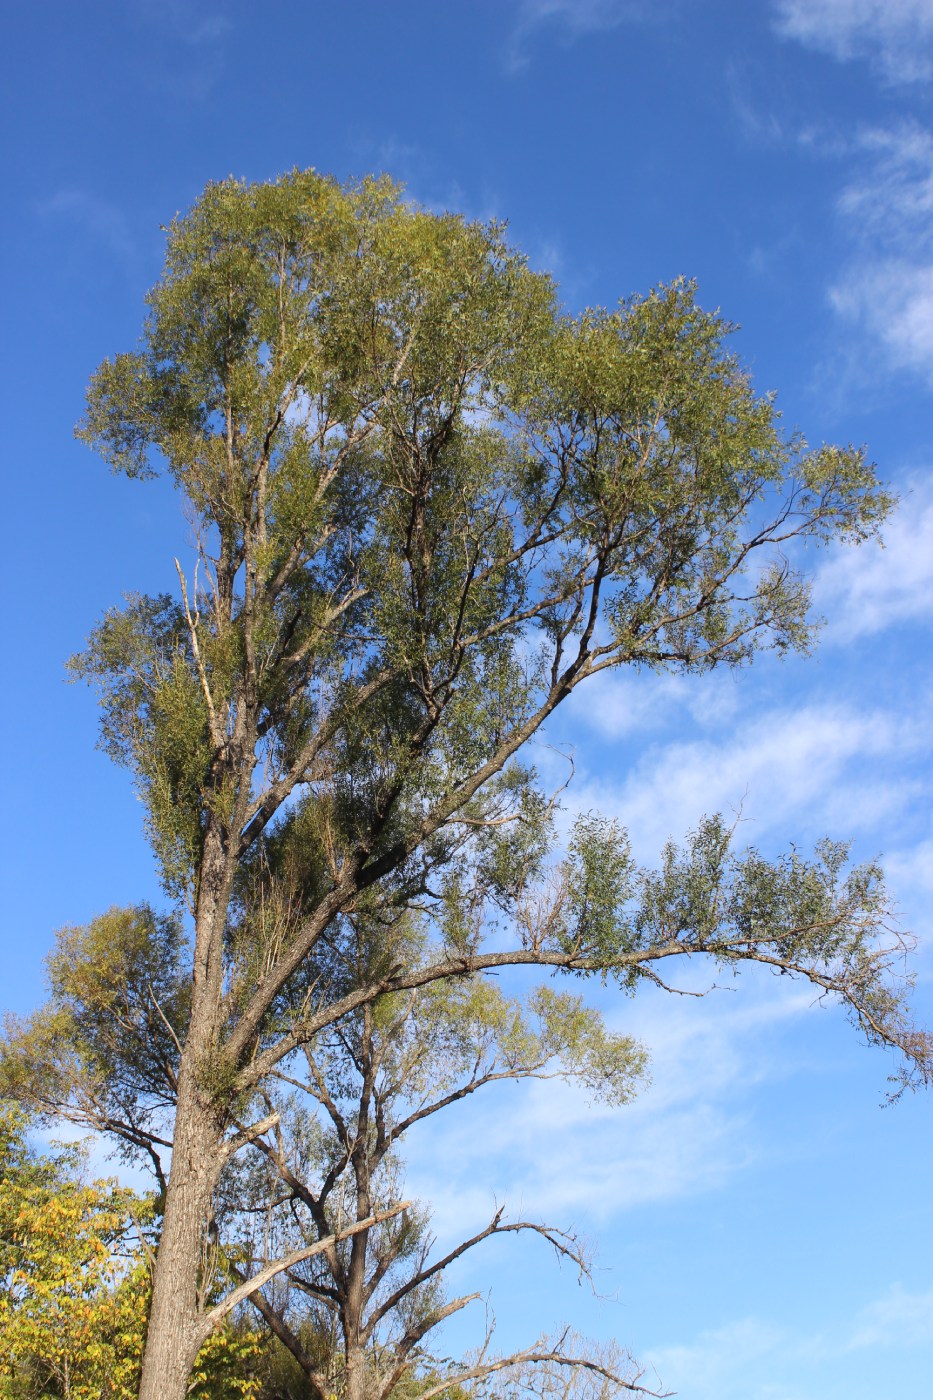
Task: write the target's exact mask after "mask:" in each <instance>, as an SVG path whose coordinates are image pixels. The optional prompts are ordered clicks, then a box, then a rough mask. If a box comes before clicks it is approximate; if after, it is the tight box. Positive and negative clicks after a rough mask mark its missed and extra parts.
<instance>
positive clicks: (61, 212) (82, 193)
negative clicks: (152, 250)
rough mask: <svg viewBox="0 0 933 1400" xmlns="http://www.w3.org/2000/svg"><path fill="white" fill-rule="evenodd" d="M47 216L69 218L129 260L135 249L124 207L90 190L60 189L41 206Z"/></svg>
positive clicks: (115, 252) (109, 250) (96, 239)
mask: <svg viewBox="0 0 933 1400" xmlns="http://www.w3.org/2000/svg"><path fill="white" fill-rule="evenodd" d="M39 213H40V214H43V215H45V216H46V217H53V218H61V219H66V220H69V221H70V222H71V223H73V224H76V225H77V226H78V227H79V228H81V229H83V230H84V232H85V233H87V234H88V235H89V236H90V237H91V238H92V239H93V240H94V241H95V242H97V243H99V244H100V245H101V246H102V247H103V248H105V249H106V250H107V251H108V252H109V253H112V254H115V255H116V256H117V257H119V258H121V259H127V258H129V257H131V256H132V254H133V253H134V251H135V244H134V242H133V239H132V237H131V235H130V229H129V223H128V221H127V218H126V215H125V214H124V212H123V210H122V209H120V208H118V206H117V205H115V204H111V203H110V202H109V201H108V200H105V199H100V198H98V196H96V195H93V194H90V193H89V192H88V191H87V190H81V189H72V188H68V189H61V190H58V191H57V192H56V193H55V194H54V195H52V197H51V198H50V199H47V200H45V201H44V203H42V204H40V206H39Z"/></svg>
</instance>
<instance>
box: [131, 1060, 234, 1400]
mask: <svg viewBox="0 0 933 1400" xmlns="http://www.w3.org/2000/svg"><path fill="white" fill-rule="evenodd" d="M218 1139H219V1132H218V1129H217V1125H216V1122H215V1120H214V1116H213V1114H212V1113H211V1111H210V1110H209V1109H208V1108H207V1107H206V1106H205V1105H204V1104H203V1102H201V1101H200V1100H199V1097H198V1094H197V1090H196V1088H195V1086H194V1084H193V1082H192V1075H191V1073H190V1071H189V1072H188V1073H187V1074H186V1073H184V1071H183V1073H182V1080H181V1083H180V1085H179V1098H178V1114H177V1118H176V1135H175V1146H174V1150H173V1153H172V1170H171V1175H170V1177H169V1185H168V1191H167V1193H166V1201H165V1218H164V1221H163V1225H162V1235H161V1238H160V1240H159V1249H158V1254H157V1256H156V1264H155V1273H154V1277H153V1284H152V1305H151V1308H150V1312H149V1330H148V1334H147V1338H146V1350H145V1355H144V1357H143V1371H142V1383H141V1385H140V1391H139V1400H185V1396H186V1394H187V1390H188V1380H189V1376H190V1374H191V1368H192V1366H193V1364H194V1359H195V1357H196V1356H197V1353H198V1350H199V1348H200V1345H201V1342H202V1340H203V1336H202V1332H201V1328H200V1323H199V1317H198V1296H197V1292H198V1276H199V1273H200V1268H201V1260H202V1242H203V1238H204V1230H205V1225H206V1223H207V1221H208V1219H209V1217H210V1208H211V1199H212V1196H213V1191H214V1185H215V1182H216V1174H217V1173H216V1161H217V1150H218Z"/></svg>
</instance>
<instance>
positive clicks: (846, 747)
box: [567, 702, 931, 861]
mask: <svg viewBox="0 0 933 1400" xmlns="http://www.w3.org/2000/svg"><path fill="white" fill-rule="evenodd" d="M927 731H928V726H927V725H926V722H925V716H924V717H921V716H920V715H918V716H916V717H907V716H901V717H895V716H894V715H892V714H890V713H887V712H885V711H884V710H881V709H878V710H874V709H867V708H866V709H864V710H861V709H858V708H856V707H854V706H852V705H849V704H843V703H838V702H835V703H834V702H811V703H810V704H806V705H799V706H794V705H787V706H783V707H772V708H769V709H767V710H763V711H759V712H757V713H756V714H754V715H752V716H746V717H744V718H743V719H741V720H738V721H734V722H732V723H730V724H727V725H723V726H722V727H721V728H719V729H718V731H717V732H715V733H713V734H711V735H709V736H708V737H707V736H700V737H698V738H696V739H691V740H682V739H675V740H674V741H672V742H668V743H655V744H652V745H650V746H649V747H647V748H645V749H643V750H642V752H641V754H640V756H639V758H638V761H637V762H636V764H635V766H634V768H633V769H632V771H631V772H630V773H629V775H628V777H627V778H626V779H625V781H624V782H623V783H621V784H620V783H618V782H615V781H606V780H605V779H604V778H603V777H602V776H601V775H597V774H596V773H594V772H593V771H590V772H585V771H581V774H580V781H579V782H578V783H575V784H574V785H573V786H572V787H571V788H570V789H569V792H568V795H567V807H568V809H569V808H570V807H571V805H572V808H573V810H582V811H587V810H592V809H595V810H597V811H602V812H604V813H606V814H607V815H609V816H614V817H616V818H617V819H618V820H619V821H620V822H621V823H622V824H623V825H624V826H625V827H626V828H627V829H628V831H629V833H630V835H631V837H632V842H633V846H634V849H635V854H636V857H637V858H638V859H640V860H644V861H654V860H656V859H657V855H658V851H659V849H660V847H661V846H662V845H663V843H664V842H665V841H666V840H668V839H669V838H671V837H673V838H674V839H676V840H680V839H682V838H683V835H684V833H685V831H686V829H687V828H688V827H690V826H692V825H694V824H695V823H696V821H697V820H698V819H699V818H700V817H701V816H702V815H703V814H704V813H709V812H716V811H721V812H725V813H727V814H728V813H729V812H731V811H737V810H738V809H740V808H741V810H742V812H743V815H744V818H745V820H746V821H747V822H748V825H747V826H743V830H742V836H743V838H745V839H747V840H749V841H753V842H759V841H769V840H770V839H772V838H773V839H774V840H776V841H777V842H778V843H783V842H784V841H786V839H787V833H788V831H790V830H792V831H793V833H794V834H795V835H799V836H801V837H803V838H809V837H812V836H814V835H819V834H822V832H823V831H843V832H845V833H847V834H855V833H856V832H860V831H867V830H871V829H872V828H873V827H874V826H875V825H876V824H877V823H879V822H880V821H882V820H886V821H892V820H893V818H894V817H895V816H897V815H898V814H899V813H900V812H901V811H902V810H903V809H904V808H905V807H906V806H907V805H908V804H909V803H910V801H911V800H912V798H914V797H916V796H917V795H918V793H919V791H920V789H919V788H918V781H919V780H918V779H916V777H913V776H911V768H912V766H913V764H914V763H915V760H916V757H917V756H918V755H919V754H920V753H922V752H924V751H925V750H926V749H928V748H929V746H930V743H931V739H930V736H929V734H928V732H927ZM895 771H896V772H897V775H898V781H896V782H895V781H894V780H893V777H892V774H893V773H894V772H895Z"/></svg>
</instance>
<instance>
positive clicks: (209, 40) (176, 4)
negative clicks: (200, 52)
mask: <svg viewBox="0 0 933 1400" xmlns="http://www.w3.org/2000/svg"><path fill="white" fill-rule="evenodd" d="M133 8H134V10H135V11H136V14H137V15H138V16H139V18H140V19H141V20H143V21H145V22H146V23H147V24H151V25H153V26H154V27H156V28H158V29H160V30H162V31H163V32H164V33H167V34H169V35H171V37H172V38H173V39H176V40H178V41H179V42H181V43H183V44H188V45H191V46H192V47H196V46H199V45H202V44H215V43H216V42H217V41H218V40H219V39H222V38H223V36H224V35H225V34H226V33H228V31H229V30H230V28H231V24H230V20H229V19H228V17H227V16H226V15H223V14H220V13H219V12H218V11H216V10H214V11H211V10H208V9H206V8H205V6H204V5H203V4H202V3H200V2H199V0H133Z"/></svg>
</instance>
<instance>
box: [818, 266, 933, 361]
mask: <svg viewBox="0 0 933 1400" xmlns="http://www.w3.org/2000/svg"><path fill="white" fill-rule="evenodd" d="M830 303H831V305H832V306H833V308H834V310H836V311H837V312H838V313H839V314H840V315H841V316H842V317H843V318H844V319H845V320H847V321H849V322H850V323H852V324H853V325H854V326H855V327H856V329H858V330H859V331H860V332H861V334H862V336H863V338H864V339H866V340H869V341H874V342H875V344H876V345H877V346H878V347H879V348H880V349H881V350H882V357H883V358H884V359H885V360H886V361H887V363H888V365H889V367H890V368H891V369H896V370H897V369H903V370H909V371H911V372H912V373H916V374H918V375H921V376H923V377H924V378H925V379H926V380H927V381H928V382H929V383H930V384H931V385H933V263H926V264H921V265H919V266H917V265H916V264H912V263H910V262H906V261H903V260H901V259H891V260H888V261H886V262H881V263H879V264H876V265H871V264H865V265H862V266H859V267H856V268H852V269H850V270H849V272H848V274H847V275H846V277H845V280H844V281H842V282H837V283H836V285H835V286H834V287H832V288H831V289H830Z"/></svg>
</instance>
